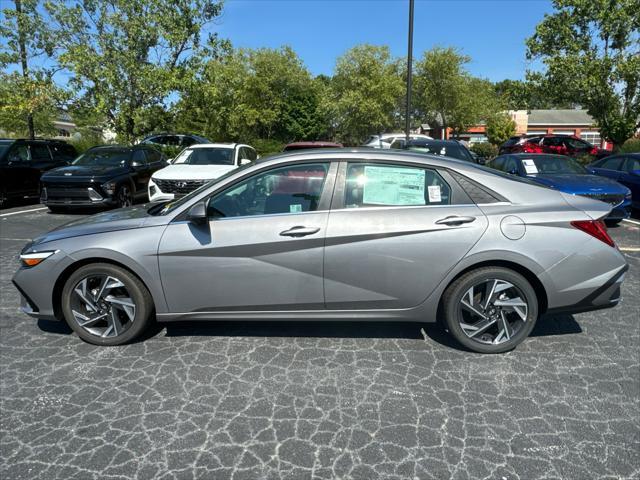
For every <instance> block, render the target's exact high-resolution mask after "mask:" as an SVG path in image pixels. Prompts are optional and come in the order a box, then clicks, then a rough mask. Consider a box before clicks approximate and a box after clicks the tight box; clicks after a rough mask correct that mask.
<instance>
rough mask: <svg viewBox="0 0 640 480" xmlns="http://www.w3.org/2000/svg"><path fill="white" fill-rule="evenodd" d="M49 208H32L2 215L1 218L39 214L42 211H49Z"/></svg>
mask: <svg viewBox="0 0 640 480" xmlns="http://www.w3.org/2000/svg"><path fill="white" fill-rule="evenodd" d="M47 208H48V207H40V208H31V209H29V210H19V211H17V212H10V213H1V214H0V217H9V216H11V215H19V214H21V213H29V212H37V211H40V210H47Z"/></svg>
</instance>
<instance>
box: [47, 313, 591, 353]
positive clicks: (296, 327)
mask: <svg viewBox="0 0 640 480" xmlns="http://www.w3.org/2000/svg"><path fill="white" fill-rule="evenodd" d="M38 328H40V330H42V331H44V332H47V333H54V334H59V335H69V334H71V333H73V331H72V330H71V328H69V326H68V325H67V324H66V323H65V322H58V321H50V320H39V321H38ZM163 329H164V330H165V336H167V337H280V338H283V337H286V338H380V339H406V340H426V337H428V338H429V339H431V340H433V341H434V342H436V343H438V344H440V345H442V346H445V347H448V348H452V349H455V350H462V351H469V350H467V349H466V348H464V347H463V346H461V345H460V344H458V343H457V342H456V341H455V340H454V339H453V338H452V337H451V335H449V334H448V333H447V332H446V331H445V329H444V328H442V326H441V325H440V324H437V323H411V322H348V321H344V322H341V321H332V322H322V321H300V322H293V321H262V322H256V321H246V322H244V321H200V322H169V323H156V322H154V323H153V324H152V325H151V326H150V328H148V329H147V330H146V332H145V333H144V334H143V335H142V336H141V337H140V338H138V339H137V340H136V341H135V342H134V343H138V342H143V341H145V340H147V339H149V338H153V337H155V336H156V335H158V334H160V333H161V332H162V330H163ZM578 333H582V328H580V325H579V324H578V322H576V321H575V319H574V318H573V316H572V315H556V316H548V317H542V318H540V319H539V320H538V322H537V323H536V326H535V328H534V329H533V331H532V332H531V334H530V336H531V337H543V336H551V335H571V334H578Z"/></svg>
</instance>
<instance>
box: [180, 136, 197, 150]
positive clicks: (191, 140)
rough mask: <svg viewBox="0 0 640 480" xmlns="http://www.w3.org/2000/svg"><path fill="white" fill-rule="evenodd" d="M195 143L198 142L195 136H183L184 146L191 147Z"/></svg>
mask: <svg viewBox="0 0 640 480" xmlns="http://www.w3.org/2000/svg"><path fill="white" fill-rule="evenodd" d="M194 143H196V139H195V138H193V137H188V136H184V137H182V146H183V147H189V146H191V145H193V144H194Z"/></svg>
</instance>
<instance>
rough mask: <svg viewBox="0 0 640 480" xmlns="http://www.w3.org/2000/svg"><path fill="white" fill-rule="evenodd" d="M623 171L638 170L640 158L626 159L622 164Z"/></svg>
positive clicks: (639, 168)
mask: <svg viewBox="0 0 640 480" xmlns="http://www.w3.org/2000/svg"><path fill="white" fill-rule="evenodd" d="M624 170H625V171H626V172H633V171H634V170H640V158H633V157H627V161H626V162H625V164H624Z"/></svg>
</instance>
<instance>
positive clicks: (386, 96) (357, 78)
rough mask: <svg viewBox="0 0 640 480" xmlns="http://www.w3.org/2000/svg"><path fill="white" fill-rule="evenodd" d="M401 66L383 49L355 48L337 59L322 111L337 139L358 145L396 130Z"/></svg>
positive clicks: (402, 88) (387, 49)
mask: <svg viewBox="0 0 640 480" xmlns="http://www.w3.org/2000/svg"><path fill="white" fill-rule="evenodd" d="M401 70H402V65H401V63H400V62H399V61H398V60H397V59H394V58H393V57H392V56H391V53H390V52H389V48H388V47H386V46H374V45H366V44H364V45H358V46H356V47H354V48H352V49H351V50H348V51H347V52H346V53H345V54H344V55H342V56H341V57H340V58H338V60H337V62H336V68H335V74H334V76H333V78H332V79H331V81H330V82H329V85H330V88H329V89H328V91H327V94H326V95H325V96H324V108H325V111H326V112H327V115H328V117H329V118H332V119H333V122H334V125H333V126H332V127H333V128H334V129H335V130H336V136H337V138H338V139H340V140H341V141H343V142H344V143H347V144H358V143H360V142H362V140H363V139H365V138H366V137H367V136H368V135H370V134H371V133H379V132H385V131H387V130H389V129H392V128H394V127H397V126H399V124H400V122H401V119H400V117H399V116H398V106H399V105H400V104H401V101H402V96H403V94H404V91H405V89H404V83H403V81H402V76H401Z"/></svg>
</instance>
